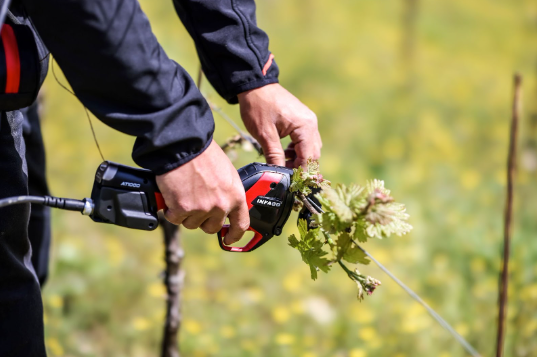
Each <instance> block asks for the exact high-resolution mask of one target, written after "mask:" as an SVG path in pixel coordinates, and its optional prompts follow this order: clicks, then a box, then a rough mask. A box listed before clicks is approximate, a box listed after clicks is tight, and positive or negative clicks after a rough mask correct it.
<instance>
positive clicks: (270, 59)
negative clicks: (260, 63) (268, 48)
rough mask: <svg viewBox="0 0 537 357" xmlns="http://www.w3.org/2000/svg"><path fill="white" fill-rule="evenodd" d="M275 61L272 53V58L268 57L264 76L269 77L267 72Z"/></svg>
mask: <svg viewBox="0 0 537 357" xmlns="http://www.w3.org/2000/svg"><path fill="white" fill-rule="evenodd" d="M273 59H274V55H273V54H272V53H271V54H270V56H268V60H267V63H265V66H264V67H263V75H264V76H266V75H267V71H268V69H269V68H270V66H271V65H272V60H273Z"/></svg>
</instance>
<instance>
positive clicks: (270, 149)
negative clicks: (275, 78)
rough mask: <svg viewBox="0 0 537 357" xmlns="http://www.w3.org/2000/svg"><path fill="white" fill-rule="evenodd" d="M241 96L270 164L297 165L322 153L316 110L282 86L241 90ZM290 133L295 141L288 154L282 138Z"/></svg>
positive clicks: (250, 126)
mask: <svg viewBox="0 0 537 357" xmlns="http://www.w3.org/2000/svg"><path fill="white" fill-rule="evenodd" d="M238 98H239V104H240V110H241V117H242V120H243V122H244V125H245V126H246V129H247V130H248V131H249V132H250V134H252V136H253V137H254V138H255V139H256V140H257V141H259V144H261V147H262V148H263V152H264V154H265V158H266V159H267V162H268V163H269V164H275V165H279V166H287V167H289V168H297V167H299V166H301V165H305V164H306V160H307V159H308V158H313V159H318V158H319V157H320V156H321V147H322V142H321V135H320V134H319V129H318V128H317V117H316V116H315V113H313V112H312V111H311V110H310V109H309V108H308V107H306V106H305V105H304V104H303V103H302V102H300V100H298V99H297V98H296V97H295V96H294V95H292V94H291V93H289V92H288V91H287V90H286V89H285V88H283V87H282V86H281V85H279V84H278V83H274V84H268V85H266V86H263V87H260V88H256V89H252V90H249V91H246V92H243V93H240V94H239V95H238ZM288 135H289V136H290V137H291V144H290V146H289V148H288V149H287V150H286V152H285V153H284V151H283V148H282V144H281V142H280V138H284V137H286V136H288ZM286 157H287V158H289V159H290V161H287V162H286V161H285V159H286Z"/></svg>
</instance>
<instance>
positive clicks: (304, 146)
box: [293, 135, 322, 168]
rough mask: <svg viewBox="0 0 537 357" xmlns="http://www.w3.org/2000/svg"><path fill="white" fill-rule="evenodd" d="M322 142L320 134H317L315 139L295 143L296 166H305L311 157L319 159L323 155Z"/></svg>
mask: <svg viewBox="0 0 537 357" xmlns="http://www.w3.org/2000/svg"><path fill="white" fill-rule="evenodd" d="M321 145H322V144H321V142H320V136H318V135H317V136H316V138H315V139H314V140H309V141H308V140H301V141H297V142H296V143H295V152H296V159H295V160H294V163H293V164H294V167H295V168H298V167H299V166H303V167H304V166H305V165H306V162H307V160H308V159H309V158H311V159H313V160H318V159H319V157H321Z"/></svg>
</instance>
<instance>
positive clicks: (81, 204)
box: [0, 196, 91, 212]
mask: <svg viewBox="0 0 537 357" xmlns="http://www.w3.org/2000/svg"><path fill="white" fill-rule="evenodd" d="M21 203H35V204H40V205H43V206H48V207H54V208H59V209H65V210H68V211H77V212H83V211H84V210H85V209H87V208H88V200H87V199H84V200H75V199H72V198H61V197H52V196H14V197H8V198H3V199H0V208H2V207H6V206H11V205H16V204H21ZM90 205H91V202H90Z"/></svg>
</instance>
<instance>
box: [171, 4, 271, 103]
mask: <svg viewBox="0 0 537 357" xmlns="http://www.w3.org/2000/svg"><path fill="white" fill-rule="evenodd" d="M174 4H175V8H176V10H177V13H178V15H179V17H180V18H181V21H182V22H183V24H184V25H185V27H186V29H187V30H188V32H189V33H190V35H191V36H192V38H193V39H194V42H195V44H196V49H197V51H198V55H199V57H200V61H201V64H202V67H203V71H204V73H205V75H206V76H207V78H208V79H209V81H210V82H211V84H212V85H213V87H214V88H215V89H216V91H217V92H218V93H219V94H220V95H221V96H222V97H223V98H224V99H226V100H227V101H228V102H229V103H237V102H238V100H237V95H238V94H239V93H242V92H245V91H247V90H251V89H254V88H259V87H262V86H264V85H267V84H270V83H276V82H278V74H279V70H278V66H277V65H276V62H275V61H274V60H273V56H272V55H271V53H270V51H269V49H268V45H269V39H268V36H267V35H266V33H265V32H263V31H262V30H261V29H260V28H259V27H258V26H257V22H256V17H255V2H254V0H174Z"/></svg>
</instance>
